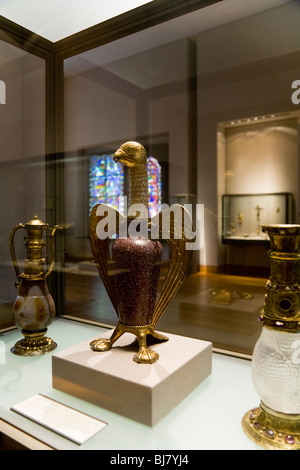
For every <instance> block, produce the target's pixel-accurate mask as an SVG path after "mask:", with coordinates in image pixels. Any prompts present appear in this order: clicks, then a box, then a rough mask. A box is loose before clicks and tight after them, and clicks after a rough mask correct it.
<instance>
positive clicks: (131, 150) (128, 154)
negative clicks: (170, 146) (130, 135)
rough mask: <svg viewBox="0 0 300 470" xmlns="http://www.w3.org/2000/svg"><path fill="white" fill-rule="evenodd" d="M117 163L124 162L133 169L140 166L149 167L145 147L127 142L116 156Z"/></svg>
mask: <svg viewBox="0 0 300 470" xmlns="http://www.w3.org/2000/svg"><path fill="white" fill-rule="evenodd" d="M114 161H115V162H122V163H124V165H126V166H128V167H129V168H132V167H134V166H138V165H147V153H146V150H145V148H144V147H143V145H141V144H139V143H138V142H133V141H129V142H125V144H123V145H121V147H120V148H119V149H118V150H117V151H116V152H115V154H114Z"/></svg>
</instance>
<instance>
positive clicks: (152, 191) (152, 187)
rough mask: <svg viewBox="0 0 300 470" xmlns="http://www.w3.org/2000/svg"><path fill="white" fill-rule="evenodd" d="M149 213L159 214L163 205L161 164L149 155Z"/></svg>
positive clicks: (151, 214)
mask: <svg viewBox="0 0 300 470" xmlns="http://www.w3.org/2000/svg"><path fill="white" fill-rule="evenodd" d="M147 168H148V194H149V215H150V217H152V216H153V215H155V214H157V213H158V212H159V210H160V207H161V166H160V164H159V163H158V161H157V160H156V158H154V157H148V162H147Z"/></svg>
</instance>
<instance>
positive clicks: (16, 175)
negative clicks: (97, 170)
mask: <svg viewBox="0 0 300 470" xmlns="http://www.w3.org/2000/svg"><path fill="white" fill-rule="evenodd" d="M0 51H1V60H0V78H1V83H2V84H4V85H5V86H4V87H3V89H2V96H1V99H0V141H1V145H0V213H1V224H0V329H1V328H6V327H10V326H12V325H13V318H12V304H13V302H14V300H15V298H16V295H17V289H16V287H15V283H16V281H17V279H16V274H15V271H14V268H13V263H12V259H11V256H10V251H9V244H8V240H9V234H10V231H11V230H12V229H13V227H14V226H16V225H18V224H20V223H23V224H24V223H27V222H28V221H30V220H32V219H33V218H34V216H35V215H38V217H39V219H42V220H43V221H45V220H46V166H47V165H46V156H45V155H46V151H45V136H46V124H45V123H46V116H45V113H46V110H45V103H46V100H45V97H46V90H45V77H46V65H45V60H44V59H42V58H41V57H37V56H36V55H34V54H31V53H29V52H27V51H25V50H23V49H21V48H19V47H17V46H15V45H12V44H10V43H8V42H5V41H3V40H0ZM23 243H24V235H23V236H22V235H20V236H16V237H15V244H16V253H17V256H18V260H19V261H20V269H21V267H22V261H23V262H24V259H25V257H26V251H24V247H23Z"/></svg>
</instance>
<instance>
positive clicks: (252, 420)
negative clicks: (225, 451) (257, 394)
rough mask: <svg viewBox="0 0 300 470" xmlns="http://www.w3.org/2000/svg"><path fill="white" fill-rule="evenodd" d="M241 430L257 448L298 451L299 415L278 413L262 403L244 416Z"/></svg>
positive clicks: (299, 442) (299, 434) (299, 439)
mask: <svg viewBox="0 0 300 470" xmlns="http://www.w3.org/2000/svg"><path fill="white" fill-rule="evenodd" d="M242 426H243V430H244V431H245V433H246V434H247V436H248V437H250V439H251V440H253V441H254V442H255V443H256V444H258V445H259V446H261V447H263V448H265V449H268V450H299V449H300V415H298V414H297V415H296V414H295V415H292V414H285V413H279V412H277V411H274V410H271V409H270V408H268V407H267V406H266V405H264V404H263V403H261V404H260V406H259V407H258V408H254V409H252V410H250V411H248V413H246V414H245V416H244V417H243V420H242Z"/></svg>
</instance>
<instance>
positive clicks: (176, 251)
mask: <svg viewBox="0 0 300 470" xmlns="http://www.w3.org/2000/svg"><path fill="white" fill-rule="evenodd" d="M114 160H115V161H118V162H122V163H123V164H124V165H126V166H127V167H128V169H129V179H130V184H129V201H128V208H129V209H130V208H132V207H136V208H139V209H140V210H138V212H137V213H136V214H135V216H133V214H132V213H130V210H128V214H130V215H129V216H128V217H126V218H124V216H123V215H122V214H121V213H120V212H119V211H118V210H116V209H114V208H113V207H111V206H109V205H106V204H96V205H95V206H94V207H93V209H92V211H91V214H90V239H91V247H92V252H93V256H94V259H95V262H96V264H97V267H98V271H99V274H100V277H101V279H102V282H103V284H104V286H105V288H106V290H107V293H108V295H109V297H110V300H111V302H112V304H113V306H114V308H115V310H116V313H117V315H118V318H119V322H118V325H117V326H116V328H115V329H114V331H113V333H112V335H111V337H110V338H109V339H106V338H99V339H97V340H94V341H93V342H91V344H90V346H91V348H92V349H93V350H94V351H107V350H109V349H111V348H112V346H113V344H114V342H115V341H116V340H117V339H118V338H119V337H120V336H121V335H123V334H124V333H131V334H133V335H134V336H135V337H136V338H137V340H138V351H137V353H136V354H135V355H134V357H133V360H134V361H135V362H137V363H146V364H152V363H153V362H156V361H157V360H158V358H159V355H158V353H157V352H156V351H155V350H153V349H151V348H150V347H148V344H147V340H148V338H149V336H151V337H152V338H154V340H156V341H158V342H160V341H167V340H168V338H167V337H166V336H165V335H162V334H160V333H158V332H157V331H155V327H156V324H157V322H158V320H159V318H160V317H161V315H162V313H163V312H164V311H165V309H166V307H167V305H168V303H169V302H170V300H171V299H172V298H173V296H174V295H175V294H176V292H177V290H178V288H179V287H180V286H181V284H182V282H183V280H184V278H185V276H186V272H187V268H188V264H189V260H190V256H191V250H188V249H187V248H186V242H187V238H186V236H185V227H186V226H187V225H188V224H187V221H189V222H190V224H191V217H190V214H189V213H188V211H187V210H186V209H185V208H184V207H183V206H179V205H176V206H177V209H179V210H180V211H181V213H182V215H183V217H180V218H179V219H180V222H178V221H176V220H175V218H174V217H172V214H173V212H172V213H171V211H170V210H169V209H168V208H167V209H165V210H163V211H161V212H160V213H158V214H157V215H155V216H153V217H152V218H150V217H149V216H148V205H149V203H148V173H147V153H146V150H145V148H144V147H143V146H142V145H141V144H139V143H137V142H126V143H124V144H123V145H122V146H121V147H120V148H119V149H118V150H117V151H116V152H115V154H114ZM143 208H146V211H147V213H146V215H145V211H143ZM172 208H173V209H174V207H173V206H172ZM166 212H168V214H167V215H168V216H169V220H170V221H171V223H170V227H169V231H168V237H167V242H168V245H169V249H170V266H169V269H168V272H167V275H166V277H165V279H164V281H163V285H162V288H161V291H160V292H159V293H158V282H159V277H160V267H161V260H162V245H161V243H160V241H159V240H158V239H152V238H153V237H152V236H151V234H152V232H153V230H151V229H152V228H153V226H154V225H155V226H156V227H158V232H159V233H161V227H162V217H163V216H164V214H166ZM104 218H105V219H106V221H109V220H112V221H113V225H114V226H115V230H113V232H115V234H116V237H117V238H116V239H115V240H113V239H111V238H113V237H111V238H110V237H109V236H108V235H107V236H106V237H100V236H99V231H98V230H97V228H98V227H99V226H98V224H99V222H101V220H103V219H104ZM183 220H184V221H185V224H184V223H183ZM134 221H136V223H138V224H141V225H143V224H144V226H146V227H147V230H146V233H145V230H144V232H143V234H142V235H141V236H130V234H129V230H128V228H129V226H130V224H131V223H134ZM124 224H125V229H126V230H125V232H126V235H125V236H124ZM121 231H122V233H123V235H122V236H121ZM113 232H112V233H111V235H114V233H113ZM110 245H111V246H110Z"/></svg>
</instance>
